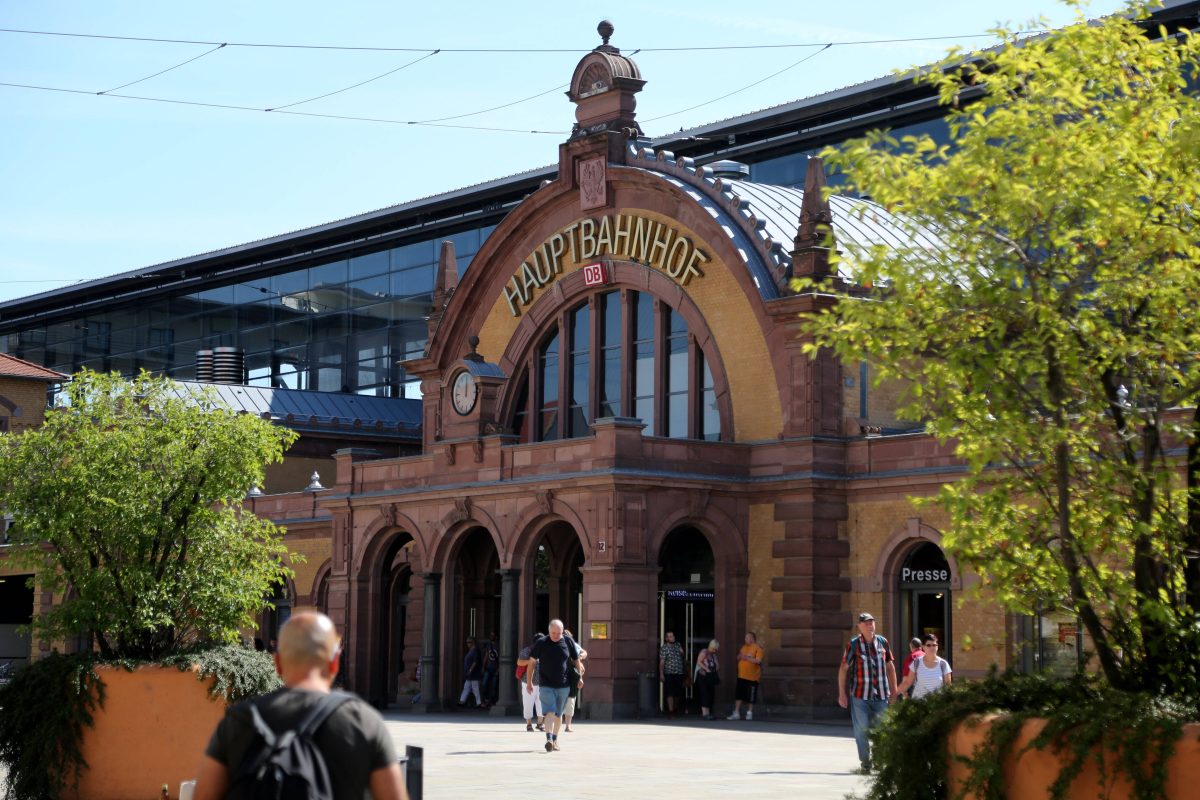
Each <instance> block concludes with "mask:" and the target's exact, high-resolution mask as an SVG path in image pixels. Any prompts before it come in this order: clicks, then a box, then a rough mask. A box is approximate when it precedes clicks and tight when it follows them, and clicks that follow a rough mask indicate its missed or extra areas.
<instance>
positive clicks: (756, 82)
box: [642, 44, 833, 122]
mask: <svg viewBox="0 0 1200 800" xmlns="http://www.w3.org/2000/svg"><path fill="white" fill-rule="evenodd" d="M831 47H833V45H832V44H827V45H825V46H824V47H822V48H821V49H820V50H818V51H817V52H815V53H809V54H808V55H806V56H805V57H804V58H802V59H800V60H799V61H796V62H794V63H792V64H789V65H788V66H786V67H784V68H783V69H781V70H779V71H778V72H772V73H771V74H770V75H768V76H766V77H765V78H759V79H758V80H756V81H755V82H754V83H751V84H747V85H746V86H743V87H742V88H740V89H734V90H733V91H732V92H728V93H727V94H723V95H721V96H720V97H714V98H713V99H712V100H705V101H704V102H703V103H697V104H696V105H694V106H689V107H687V108H681V109H680V110H678V111H672V112H671V113H669V114H660V115H659V116H657V117H651V118H650V119H646V120H642V121H643V122H655V121H656V120H660V119H666V118H667V117H674V116H676V115H677V114H684V113H686V112H688V111H694V110H695V109H697V108H700V107H702V106H707V105H710V104H712V103H716V102H718V101H720V100H724V99H725V98H726V97H733V96H734V95H735V94H738V93H740V92H744V91H746V90H747V89H752V88H754V87H755V86H758V85H759V84H760V83H762V82H763V81H769V80H770V79H771V78H774V77H775V76H776V75H782V74H783V73H785V72H787V71H788V70H789V69H793V68H795V67H798V66H800V65H801V64H803V63H804V62H805V61H808V60H809V59H810V58H815V57H817V56H819V55H821V53H824V52H825V51H826V50H828V49H829V48H831Z"/></svg>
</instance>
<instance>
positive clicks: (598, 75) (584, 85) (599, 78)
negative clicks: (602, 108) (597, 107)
mask: <svg viewBox="0 0 1200 800" xmlns="http://www.w3.org/2000/svg"><path fill="white" fill-rule="evenodd" d="M610 88H612V75H611V74H610V73H609V71H608V70H606V69H605V68H604V67H602V66H600V65H599V64H588V66H587V68H586V69H585V70H584V71H583V74H582V75H580V76H579V85H578V86H576V87H575V94H576V95H577V96H578V97H580V98H584V97H591V96H592V95H594V94H600V93H601V92H606V91H608V90H609V89H610Z"/></svg>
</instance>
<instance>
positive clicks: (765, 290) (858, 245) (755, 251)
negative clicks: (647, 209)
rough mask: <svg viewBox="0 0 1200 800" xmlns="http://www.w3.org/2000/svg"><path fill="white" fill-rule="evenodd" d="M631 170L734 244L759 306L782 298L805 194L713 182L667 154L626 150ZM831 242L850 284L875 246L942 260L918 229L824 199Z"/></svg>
mask: <svg viewBox="0 0 1200 800" xmlns="http://www.w3.org/2000/svg"><path fill="white" fill-rule="evenodd" d="M631 150H633V151H634V152H633V155H634V158H633V159H631V166H632V167H633V168H634V169H638V170H639V171H642V172H646V173H648V174H651V175H654V176H656V177H658V178H659V179H661V180H665V181H667V182H668V183H670V184H672V185H673V186H675V187H676V188H678V189H679V190H680V191H682V192H683V193H685V194H687V195H688V196H689V197H691V198H692V199H693V200H694V201H695V202H696V203H697V204H698V205H699V206H700V207H701V208H703V209H704V210H705V211H707V212H708V213H709V214H710V215H711V216H712V217H713V219H714V220H715V221H716V222H717V224H718V225H720V226H721V228H722V229H723V230H724V231H725V233H726V235H728V236H729V238H730V240H731V241H732V242H733V244H734V247H736V248H737V250H738V252H739V253H740V254H741V256H742V261H743V262H744V263H745V264H746V268H747V269H748V270H749V271H750V275H751V277H752V278H753V280H754V282H755V284H756V285H757V286H758V290H759V294H760V295H761V296H762V298H763V299H764V300H771V299H774V298H777V297H780V296H781V294H780V291H779V287H778V285H777V283H776V279H775V277H774V276H775V275H783V274H788V272H789V270H790V267H791V262H792V249H793V247H794V241H795V238H796V232H797V230H798V229H799V227H800V211H801V205H802V204H803V202H804V191H803V190H801V189H795V188H792V187H790V186H775V185H772V184H766V183H753V182H751V181H744V180H726V179H722V178H714V177H713V175H712V170H710V169H709V168H708V167H696V166H694V165H693V164H692V163H691V159H686V158H685V159H680V160H679V161H678V162H677V161H676V160H675V158H674V157H673V156H672V155H671V154H670V153H668V152H665V151H658V152H655V151H653V150H649V149H646V148H639V147H636V146H634V147H631ZM829 206H830V211H831V212H832V214H833V235H834V240H835V242H836V248H837V250H838V252H839V253H840V254H841V260H840V261H839V262H838V266H839V272H838V276H839V277H841V278H844V279H846V280H853V277H854V276H853V274H852V268H853V262H854V259H855V255H856V254H861V253H866V252H867V251H869V250H870V249H872V248H874V247H878V246H883V247H887V248H889V249H892V250H896V251H900V252H916V251H920V252H925V253H931V254H934V253H940V252H942V251H944V249H945V248H944V246H943V245H942V244H941V243H940V240H939V237H938V236H937V235H936V234H935V233H934V232H932V231H930V230H929V229H927V228H924V227H922V226H921V225H919V224H916V223H913V222H908V221H904V220H902V219H900V218H899V217H897V216H896V215H894V214H892V213H890V212H889V211H887V209H885V208H884V207H883V206H881V205H879V204H878V203H874V202H872V201H870V200H863V199H856V198H850V197H843V196H840V195H834V196H832V197H830V198H829Z"/></svg>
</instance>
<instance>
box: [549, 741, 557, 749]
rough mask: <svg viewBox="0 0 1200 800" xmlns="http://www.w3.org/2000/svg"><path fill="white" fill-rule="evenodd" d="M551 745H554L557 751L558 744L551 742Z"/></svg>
mask: <svg viewBox="0 0 1200 800" xmlns="http://www.w3.org/2000/svg"><path fill="white" fill-rule="evenodd" d="M550 744H552V745H554V749H555V750H557V749H558V742H551V743H550Z"/></svg>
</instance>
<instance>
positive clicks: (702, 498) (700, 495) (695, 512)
mask: <svg viewBox="0 0 1200 800" xmlns="http://www.w3.org/2000/svg"><path fill="white" fill-rule="evenodd" d="M708 496H709V492H708V489H696V490H694V491H693V492H692V493H691V496H690V497H688V514H689V515H690V516H692V517H693V518H700V517H703V516H704V512H705V511H706V510H707V509H708Z"/></svg>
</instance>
